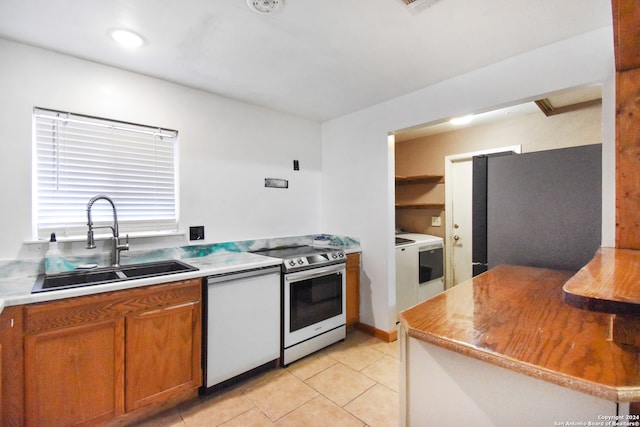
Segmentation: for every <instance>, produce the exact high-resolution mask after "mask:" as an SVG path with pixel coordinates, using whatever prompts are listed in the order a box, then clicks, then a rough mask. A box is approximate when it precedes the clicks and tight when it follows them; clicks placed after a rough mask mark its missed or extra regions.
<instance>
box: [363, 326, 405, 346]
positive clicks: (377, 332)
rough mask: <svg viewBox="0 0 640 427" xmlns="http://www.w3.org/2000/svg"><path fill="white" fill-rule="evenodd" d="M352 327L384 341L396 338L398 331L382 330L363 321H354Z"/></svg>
mask: <svg viewBox="0 0 640 427" xmlns="http://www.w3.org/2000/svg"><path fill="white" fill-rule="evenodd" d="M354 327H355V328H356V329H357V330H359V331H361V332H364V333H365V334H368V335H371V336H373V337H376V338H379V339H381V340H383V341H386V342H392V341H395V340H397V339H398V331H397V330H396V331H393V332H387V331H383V330H382V329H377V328H375V327H373V326H369V325H367V324H364V323H356V324H355V325H354Z"/></svg>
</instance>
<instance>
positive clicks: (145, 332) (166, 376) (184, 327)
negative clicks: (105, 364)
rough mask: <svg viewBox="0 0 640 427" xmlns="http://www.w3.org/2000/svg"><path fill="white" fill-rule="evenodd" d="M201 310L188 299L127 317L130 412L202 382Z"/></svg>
mask: <svg viewBox="0 0 640 427" xmlns="http://www.w3.org/2000/svg"><path fill="white" fill-rule="evenodd" d="M200 312H201V308H200V303H199V302H188V303H184V304H180V305H174V306H168V307H166V308H162V309H158V310H151V311H146V312H143V313H140V314H134V315H130V316H128V317H127V320H126V322H127V323H126V386H125V395H126V409H127V411H132V410H134V409H136V408H139V407H142V406H145V405H148V404H152V403H157V402H161V401H164V400H166V399H168V398H170V397H172V396H174V395H177V394H180V393H182V392H185V391H188V390H190V389H197V388H198V387H199V386H200V385H201V382H202V371H201V368H200V360H201V357H200V354H201V336H200V335H201V326H200V318H201V313H200Z"/></svg>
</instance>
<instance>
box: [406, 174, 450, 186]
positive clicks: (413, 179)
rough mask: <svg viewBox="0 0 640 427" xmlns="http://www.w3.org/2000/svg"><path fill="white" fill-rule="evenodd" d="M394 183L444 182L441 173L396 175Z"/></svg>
mask: <svg viewBox="0 0 640 427" xmlns="http://www.w3.org/2000/svg"><path fill="white" fill-rule="evenodd" d="M396 184H399V185H403V184H444V176H442V175H416V176H396Z"/></svg>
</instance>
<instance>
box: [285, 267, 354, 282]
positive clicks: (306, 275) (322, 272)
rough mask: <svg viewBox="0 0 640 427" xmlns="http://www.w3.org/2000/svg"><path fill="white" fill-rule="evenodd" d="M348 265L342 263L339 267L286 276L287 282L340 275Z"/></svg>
mask: <svg viewBox="0 0 640 427" xmlns="http://www.w3.org/2000/svg"><path fill="white" fill-rule="evenodd" d="M345 268H346V264H345V263H340V264H338V265H332V266H329V267H324V268H315V269H313V271H301V272H298V273H289V274H285V275H284V277H285V280H286V281H287V282H298V281H300V280H307V279H313V278H315V277H320V276H325V275H327V274H330V273H339V272H343V271H345Z"/></svg>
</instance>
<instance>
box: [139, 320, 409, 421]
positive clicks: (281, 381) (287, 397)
mask: <svg viewBox="0 0 640 427" xmlns="http://www.w3.org/2000/svg"><path fill="white" fill-rule="evenodd" d="M399 373H400V361H399V358H398V342H397V341H394V342H392V343H387V342H384V341H381V340H379V339H377V338H373V337H371V336H369V335H366V334H364V333H362V332H360V331H357V330H354V329H349V331H348V332H347V339H346V340H345V341H343V342H339V343H336V344H334V345H332V346H330V347H327V348H325V349H324V350H321V351H319V352H317V353H315V354H313V355H310V356H307V357H305V358H304V359H301V360H298V361H296V362H294V363H292V364H290V365H289V366H288V367H287V368H284V369H282V368H280V369H272V370H270V371H268V372H265V373H263V374H261V375H259V376H257V377H253V378H250V379H247V380H245V381H244V382H242V383H239V384H236V385H234V386H233V387H230V388H228V389H225V390H223V391H220V392H217V393H214V394H211V395H208V396H205V397H199V398H197V399H194V400H191V401H189V402H185V403H183V404H181V405H180V406H178V407H176V408H174V409H171V410H169V411H166V412H163V413H161V414H158V415H157V416H155V417H153V418H150V419H148V420H145V421H144V422H142V423H138V424H137V425H138V426H144V427H151V426H153V427H164V426H166V427H169V426H181V427H184V426H189V427H194V426H207V427H209V426H225V427H231V426H239V427H240V426H242V427H247V426H256V427H259V426H282V427H286V426H304V427H314V426H322V427H325V426H332V427H339V426H372V427H376V426H380V427H387V426H394V427H395V426H397V425H398V419H399V412H398V411H399V407H398V404H399V400H398V386H399Z"/></svg>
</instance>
